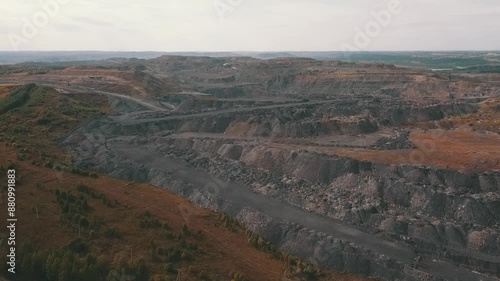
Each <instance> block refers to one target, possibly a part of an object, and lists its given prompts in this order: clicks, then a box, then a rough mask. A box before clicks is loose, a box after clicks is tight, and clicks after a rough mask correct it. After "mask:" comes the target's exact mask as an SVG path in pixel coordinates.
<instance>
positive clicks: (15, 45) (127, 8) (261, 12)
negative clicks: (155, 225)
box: [0, 0, 500, 51]
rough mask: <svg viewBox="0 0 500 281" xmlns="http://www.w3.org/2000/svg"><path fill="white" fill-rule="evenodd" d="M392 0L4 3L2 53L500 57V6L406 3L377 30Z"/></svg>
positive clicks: (489, 1) (469, 1)
mask: <svg viewBox="0 0 500 281" xmlns="http://www.w3.org/2000/svg"><path fill="white" fill-rule="evenodd" d="M56 1H59V2H61V3H63V4H58V2H56ZM390 1H391V0H350V1H346V0H141V1H137V0H22V1H21V0H2V1H1V4H0V5H2V6H3V7H2V8H3V9H2V10H3V11H4V12H3V14H2V17H1V18H0V50H3V51H9V50H13V49H17V50H105V51H335V50H341V48H342V46H345V44H349V45H351V46H354V47H356V48H358V49H360V50H500V36H499V34H500V1H499V0H399V1H400V2H401V7H402V12H401V13H399V14H393V15H392V16H391V17H392V18H391V20H390V23H389V24H388V25H387V26H381V28H380V30H378V31H377V30H376V26H374V23H376V19H375V18H374V16H373V13H374V12H379V11H382V10H388V3H389V2H390ZM392 1H397V0H392ZM47 2H52V3H56V6H57V7H55V8H53V10H55V12H53V13H50V14H48V12H46V11H45V10H44V8H43V4H44V3H47ZM66 2H67V3H66ZM64 3H65V4H64ZM52 6H54V5H52ZM215 7H217V8H215ZM370 22H371V26H372V30H373V31H374V32H375V35H373V34H372V35H373V36H372V37H367V38H368V40H367V41H366V40H365V42H364V43H363V44H362V45H360V44H358V45H356V43H355V38H356V36H358V37H359V36H360V35H359V34H358V33H359V30H365V28H366V27H367V26H370ZM381 23H384V22H381ZM31 24H32V25H33V26H34V27H35V29H36V30H34V31H33V30H32V29H30V28H27V27H26V26H29V25H31ZM376 25H378V26H380V25H379V23H377V24H376ZM33 26H31V27H33ZM23 28H24V29H25V30H24V31H23ZM26 30H28V32H26ZM365 39H366V38H365Z"/></svg>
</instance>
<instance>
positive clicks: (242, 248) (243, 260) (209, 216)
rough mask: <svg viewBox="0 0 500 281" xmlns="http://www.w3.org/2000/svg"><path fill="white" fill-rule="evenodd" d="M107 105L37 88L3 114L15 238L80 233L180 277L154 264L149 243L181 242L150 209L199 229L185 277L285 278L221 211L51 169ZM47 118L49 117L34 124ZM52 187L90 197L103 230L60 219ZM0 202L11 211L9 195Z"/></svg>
mask: <svg viewBox="0 0 500 281" xmlns="http://www.w3.org/2000/svg"><path fill="white" fill-rule="evenodd" d="M106 110H107V106H106V99H105V98H102V97H99V96H94V95H86V96H81V97H74V96H64V95H61V94H59V93H57V92H56V91H54V90H52V89H48V88H37V89H36V90H35V92H34V93H32V96H31V97H30V99H29V100H28V102H26V104H24V105H23V106H21V107H19V108H16V109H13V110H11V111H9V112H7V113H6V114H3V115H1V116H0V130H1V133H0V137H1V138H2V139H3V141H0V159H1V163H0V167H1V168H2V169H3V170H2V175H1V176H0V181H1V182H5V181H6V177H5V171H4V169H5V168H6V167H7V165H8V164H9V163H12V164H13V165H14V167H15V168H16V171H17V180H18V185H17V194H16V198H17V200H16V203H17V218H18V220H19V221H18V228H17V235H18V236H17V241H19V242H22V241H27V240H28V239H31V240H33V241H34V242H35V244H36V245H37V246H38V247H39V249H40V250H42V251H43V250H46V249H49V248H58V247H62V246H64V245H66V244H68V242H69V241H71V240H73V239H75V238H77V237H79V236H80V237H81V238H82V239H83V240H84V241H85V242H87V243H88V244H89V245H90V247H91V253H92V254H94V255H95V256H101V255H102V256H104V257H105V258H107V259H108V260H110V261H111V262H113V260H116V257H120V256H124V257H127V258H128V257H129V256H131V257H132V259H137V258H144V259H145V261H146V264H147V266H148V268H149V269H150V271H151V273H152V274H151V276H153V275H154V274H159V275H161V276H162V277H160V276H157V277H158V279H157V280H162V279H161V278H163V280H174V278H175V274H174V275H172V274H168V273H166V272H165V269H164V265H165V262H152V261H151V258H150V256H151V255H150V250H151V245H150V241H155V244H156V245H158V246H161V247H165V248H167V247H175V246H176V245H178V243H179V242H178V241H177V240H175V239H174V240H172V239H167V238H166V237H165V234H164V231H163V229H161V228H160V229H158V228H147V229H144V228H142V227H141V226H140V221H141V214H144V212H145V211H146V210H148V211H150V212H151V213H152V215H153V216H155V217H156V218H158V220H159V221H161V222H166V223H168V224H169V225H170V226H171V227H172V231H171V232H172V233H174V234H178V233H181V232H182V230H181V228H182V226H183V225H184V224H187V226H188V228H189V230H190V232H191V233H198V231H200V232H201V234H202V235H201V236H202V238H195V237H185V239H186V240H188V241H190V242H193V243H196V244H197V245H198V247H199V250H197V251H192V252H191V254H192V255H193V256H194V260H193V261H184V262H182V263H179V264H176V265H175V266H176V267H177V268H180V269H181V270H182V272H184V273H185V274H186V276H185V279H183V280H199V276H200V272H201V271H202V270H204V271H206V272H207V275H208V276H211V277H212V278H213V279H212V280H230V279H231V278H229V273H230V272H231V271H233V272H239V273H241V274H242V275H244V276H246V277H247V278H248V279H249V280H287V279H282V277H283V272H284V271H285V269H286V267H287V263H286V262H284V261H281V260H279V259H276V258H273V257H272V256H271V255H270V254H267V253H264V252H262V251H259V250H257V249H255V248H253V247H252V246H250V245H249V244H248V242H247V238H246V236H245V232H244V230H243V229H240V228H235V229H234V230H230V229H228V228H227V227H224V225H223V222H222V221H221V220H220V219H219V218H218V216H219V215H218V214H215V213H213V212H210V211H207V210H204V209H200V208H197V207H195V206H193V205H192V204H191V203H189V202H188V201H187V200H185V199H183V198H181V197H178V196H176V195H173V194H171V193H169V192H167V191H164V190H160V189H158V188H155V187H153V186H150V185H147V184H136V183H131V182H126V181H121V180H116V179H112V178H109V177H106V176H99V177H97V178H91V177H82V176H79V175H76V174H72V173H66V172H59V171H56V170H54V169H51V168H48V167H50V166H51V165H50V164H51V163H53V162H59V163H63V164H64V163H66V164H68V163H69V157H68V155H67V154H66V153H65V152H63V151H61V150H60V149H59V148H58V147H57V146H56V145H55V144H54V143H53V142H52V139H53V138H55V137H58V136H60V135H61V134H63V133H64V132H66V131H68V130H70V129H72V128H74V127H75V126H77V125H78V124H79V123H80V122H81V121H82V120H85V119H86V118H89V117H90V116H91V115H93V114H99V113H100V112H103V111H106ZM44 116H45V117H47V118H46V120H48V121H44V122H40V121H37V120H40V119H41V118H42V117H44ZM43 120H45V119H43ZM46 166H47V167H46ZM78 184H84V185H86V186H89V187H90V188H92V189H93V190H95V191H99V192H102V193H103V194H105V195H106V196H107V198H110V200H111V201H112V202H114V203H113V206H112V207H109V206H107V205H105V204H103V202H102V201H101V200H99V199H93V198H92V197H90V196H88V195H85V194H82V193H80V192H78V191H77V190H76V186H77V185H78ZM55 190H59V191H71V192H72V193H73V194H75V195H82V196H84V197H85V198H86V199H87V200H88V203H89V206H90V207H91V211H90V212H89V213H88V214H87V217H88V218H89V219H90V220H91V221H97V220H100V221H102V222H103V225H102V227H101V229H100V230H99V231H96V232H97V238H96V237H92V235H91V230H90V229H87V228H83V229H82V228H81V229H80V231H79V230H78V228H77V227H76V226H75V225H74V224H69V225H67V224H66V225H65V224H63V223H62V222H63V221H64V219H62V218H61V214H62V212H61V208H60V207H59V206H58V204H57V202H56V196H55ZM2 198H6V197H5V190H2ZM0 206H3V207H2V208H6V205H5V200H4V201H2V204H0ZM180 207H181V208H180ZM4 210H5V209H4ZM37 211H38V217H37V214H36V213H37ZM5 219H6V212H5V211H3V212H0V220H1V221H4V222H5ZM108 229H116V230H117V232H118V233H120V234H121V236H122V237H121V238H110V237H107V236H106V235H105V234H104V233H105V231H106V230H108ZM79 232H80V233H79ZM96 232H94V234H96ZM0 247H1V249H0V254H1V255H2V256H5V250H6V248H5V245H2V246H0ZM325 274H326V275H325V276H324V278H323V279H322V280H345V281H358V280H359V281H361V280H368V279H365V278H358V277H353V276H349V275H344V274H336V273H332V272H326V273H325Z"/></svg>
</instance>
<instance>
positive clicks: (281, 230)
mask: <svg viewBox="0 0 500 281" xmlns="http://www.w3.org/2000/svg"><path fill="white" fill-rule="evenodd" d="M87 128H89V129H88V131H87V136H86V137H87V140H89V142H90V144H89V145H88V146H89V147H90V148H91V149H90V150H88V151H87V152H86V153H90V155H92V157H88V158H87V159H85V160H82V161H81V164H82V165H83V166H85V165H87V166H90V167H93V168H96V169H99V170H100V171H102V172H105V173H107V174H110V175H112V176H115V177H118V178H122V179H127V180H136V181H142V182H150V183H153V184H155V185H157V186H161V187H165V188H168V189H170V190H171V191H173V192H176V193H177V194H180V195H182V196H185V197H187V198H189V199H190V200H191V201H193V202H195V203H196V204H198V205H200V206H203V207H207V208H211V209H214V210H220V211H224V212H227V213H229V214H230V215H233V216H235V217H237V218H239V219H240V220H241V221H243V222H244V223H245V224H246V225H247V226H248V227H249V228H250V229H251V230H254V231H256V232H258V233H260V234H261V235H263V236H264V237H265V238H267V239H269V240H271V241H272V242H273V243H275V244H276V245H278V246H279V247H280V248H281V249H283V250H287V251H290V252H291V253H293V254H297V255H300V256H302V257H304V258H309V259H312V260H313V261H315V262H318V263H320V264H323V265H327V266H332V267H334V268H336V269H338V270H345V271H349V272H354V273H359V274H366V275H370V276H377V277H379V278H382V279H385V280H396V279H400V280H419V279H418V278H421V277H422V276H426V277H425V278H428V280H440V279H439V278H438V277H437V276H434V275H432V274H429V273H425V271H421V270H419V269H418V268H417V269H415V268H412V267H411V262H401V261H400V260H397V259H392V258H390V257H387V256H386V257H384V256H383V255H381V254H380V253H376V252H373V251H371V250H369V249H367V248H364V247H363V246H362V245H358V244H356V243H354V244H353V243H350V242H349V241H346V240H343V239H340V240H339V239H336V238H333V237H329V236H328V234H324V233H322V232H321V231H319V232H318V231H313V230H311V231H309V230H305V229H303V228H302V227H300V226H292V225H290V221H280V220H276V219H274V218H273V217H270V216H268V215H266V213H261V212H259V211H255V210H253V209H248V208H245V207H244V205H234V204H233V202H231V200H225V199H224V198H221V197H217V196H214V195H213V194H211V193H210V192H208V193H207V192H204V191H203V190H200V189H199V188H196V186H194V185H193V184H191V183H189V182H185V181H182V180H179V179H177V178H176V177H175V176H173V175H172V174H171V173H170V172H166V171H162V170H158V169H151V168H148V167H147V166H145V165H138V164H136V163H135V162H134V161H127V160H125V159H122V158H121V157H120V156H119V155H116V154H115V153H114V152H113V151H112V150H109V149H108V148H109V145H110V140H109V136H111V135H116V134H117V133H120V132H123V131H124V130H125V131H126V130H128V129H129V127H127V128H122V127H120V126H117V125H116V124H114V123H112V122H111V123H107V122H105V123H102V122H101V123H93V124H92V123H89V124H87ZM96 128H98V129H96ZM149 131H150V132H154V133H153V134H152V135H151V136H150V137H145V138H141V137H127V136H123V137H115V138H114V139H113V140H112V141H111V144H112V143H132V144H140V145H141V146H143V147H148V148H149V149H150V150H152V151H157V152H158V153H162V154H164V155H169V156H170V157H173V158H176V159H179V160H181V161H182V162H183V163H185V165H187V166H189V167H194V168H197V169H199V170H201V171H206V172H208V173H211V174H214V175H216V176H217V177H219V178H221V179H223V180H228V181H233V182H240V183H244V184H247V185H248V187H249V188H250V189H252V190H253V191H254V192H256V193H260V194H263V195H265V196H267V197H270V198H274V199H276V200H282V201H285V202H288V203H289V204H290V205H293V206H296V207H298V208H300V209H304V210H308V211H310V212H313V213H318V214H321V215H323V216H325V217H330V218H333V219H338V220H341V221H343V222H344V223H346V224H347V225H352V226H356V227H359V228H361V229H363V230H364V231H366V232H367V233H371V234H373V235H376V236H377V237H380V238H383V239H385V240H387V241H395V242H397V243H401V245H406V246H407V247H410V248H412V249H414V251H415V253H416V254H417V255H422V256H426V255H429V256H433V257H438V258H439V259H440V260H443V261H447V262H449V263H451V264H456V265H460V266H461V267H463V268H468V269H473V270H477V271H480V272H484V273H488V274H493V275H495V274H498V272H500V262H499V261H498V259H497V258H495V257H498V255H500V239H499V237H500V236H499V232H498V229H499V225H500V216H499V214H500V196H498V194H499V193H500V184H499V180H500V174H499V173H494V172H490V173H480V174H479V173H466V174H464V173H461V172H458V171H450V170H439V169H433V168H426V167H413V166H407V165H382V164H375V163H369V162H360V161H357V160H354V159H349V158H342V157H336V156H329V155H326V154H318V153H315V152H309V151H307V150H289V149H284V148H272V147H267V146H263V145H258V144H245V143H238V142H235V141H233V140H227V139H219V140H217V139H207V138H187V139H182V138H176V137H175V135H170V134H169V133H168V132H167V133H160V134H158V133H156V132H164V131H163V130H158V129H156V128H155V127H154V126H151V127H150V128H149ZM89 134H90V135H92V137H90V138H89V136H88V135H89ZM75 142H78V143H79V144H80V145H81V144H82V142H81V133H79V132H78V131H76V132H74V133H73V134H72V135H70V136H69V137H68V138H67V139H66V143H67V145H69V146H70V145H71V144H74V143H75ZM74 149H76V151H78V147H74ZM76 155H77V154H76ZM77 156H78V155H77ZM325 251H326V253H328V254H327V255H325V254H324V253H325ZM325 256H326V257H327V258H324V257H325ZM321 257H323V258H321ZM418 276H420V277H418ZM433 278H434V279H433Z"/></svg>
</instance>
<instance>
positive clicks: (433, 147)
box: [336, 130, 500, 171]
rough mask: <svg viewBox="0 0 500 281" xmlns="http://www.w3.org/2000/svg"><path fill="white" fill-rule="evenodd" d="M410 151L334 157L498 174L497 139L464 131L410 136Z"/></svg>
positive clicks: (499, 148) (499, 145)
mask: <svg viewBox="0 0 500 281" xmlns="http://www.w3.org/2000/svg"><path fill="white" fill-rule="evenodd" d="M410 140H411V141H412V142H413V143H415V144H416V145H417V147H418V148H417V149H411V150H388V151H387V150H384V151H381V150H368V149H348V148H344V149H337V150H336V154H337V155H340V156H347V157H352V158H356V159H359V160H366V161H373V162H379V163H388V164H416V165H425V166H432V167H436V168H448V169H458V170H468V171H490V170H500V136H498V135H494V134H482V133H478V132H473V131H467V130H454V131H442V130H430V131H427V132H422V131H419V132H413V133H412V134H411V136H410Z"/></svg>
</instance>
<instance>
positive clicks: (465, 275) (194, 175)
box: [108, 144, 496, 281]
mask: <svg viewBox="0 0 500 281" xmlns="http://www.w3.org/2000/svg"><path fill="white" fill-rule="evenodd" d="M108 148H109V149H111V150H112V151H114V152H115V153H116V154H117V155H120V156H121V157H123V158H126V159H129V160H132V161H134V162H137V163H140V164H142V165H145V166H146V167H148V168H150V169H158V170H162V171H165V172H169V173H171V174H172V175H173V176H174V177H175V178H178V179H181V180H184V181H186V182H189V183H191V184H192V185H193V188H198V189H199V190H202V191H207V192H213V190H211V189H210V185H208V186H207V183H209V182H214V181H217V182H221V183H224V181H222V180H220V179H216V178H215V177H214V176H212V175H211V174H209V173H206V172H202V171H198V170H196V169H194V168H191V167H187V166H186V165H185V164H183V163H182V162H180V161H178V160H175V159H173V158H170V157H164V156H163V155H161V154H159V153H155V152H151V151H148V150H147V149H145V148H140V147H137V146H135V145H129V144H112V145H108ZM220 186H222V187H221V188H220V190H219V192H218V193H217V195H218V196H219V197H222V198H224V199H226V200H228V201H230V202H231V203H233V204H234V205H235V206H237V207H238V208H244V207H247V208H252V209H255V210H257V211H259V212H262V213H264V214H266V215H268V216H271V217H273V218H275V219H277V220H281V221H287V222H295V223H298V224H300V225H302V226H304V227H306V228H308V229H313V230H316V231H320V232H324V233H326V234H329V235H331V236H333V237H335V238H339V239H343V240H346V241H349V242H353V243H355V244H357V245H360V246H362V247H364V248H366V249H370V250H372V251H373V252H376V253H379V254H383V255H386V256H388V257H390V258H393V259H395V260H398V261H400V262H402V263H405V264H412V263H413V261H414V259H415V254H414V252H413V251H412V250H411V249H409V248H408V247H406V246H404V245H401V244H396V243H392V242H389V241H385V240H383V239H380V238H378V237H375V236H372V235H370V234H367V233H364V232H362V231H360V230H357V229H355V228H353V227H349V226H347V225H344V224H343V223H341V222H339V221H337V220H334V219H330V218H326V217H323V216H320V215H317V214H313V213H310V212H307V211H304V210H301V209H298V208H296V207H293V206H290V205H288V204H286V203H283V202H279V201H275V200H272V199H270V198H268V197H265V196H263V195H260V194H255V193H253V192H251V191H250V190H249V189H248V188H247V187H246V186H244V185H242V184H238V183H234V182H226V183H224V184H222V185H220ZM421 270H422V271H425V272H428V273H429V274H431V275H433V276H439V277H442V278H444V279H445V280H459V281H462V280H463V281H490V280H491V281H493V280H496V279H493V278H490V277H488V276H485V275H483V274H479V273H475V272H471V271H469V270H466V269H462V268H460V267H456V266H454V265H452V264H449V263H447V262H444V261H439V260H424V261H423V262H422V263H421Z"/></svg>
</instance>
